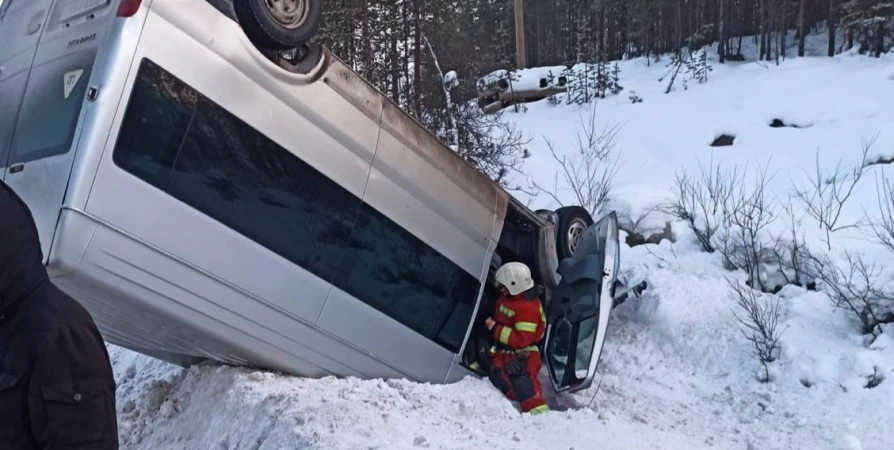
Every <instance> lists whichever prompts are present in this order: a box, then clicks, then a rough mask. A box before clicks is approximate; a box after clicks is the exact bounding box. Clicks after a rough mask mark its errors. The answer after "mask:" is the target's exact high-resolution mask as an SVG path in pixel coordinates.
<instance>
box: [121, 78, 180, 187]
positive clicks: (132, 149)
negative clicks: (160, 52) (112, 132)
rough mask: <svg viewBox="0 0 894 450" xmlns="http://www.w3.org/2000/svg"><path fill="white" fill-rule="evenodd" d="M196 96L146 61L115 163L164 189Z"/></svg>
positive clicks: (127, 114) (135, 87) (138, 80)
mask: <svg viewBox="0 0 894 450" xmlns="http://www.w3.org/2000/svg"><path fill="white" fill-rule="evenodd" d="M197 101H198V93H197V92H196V91H194V90H193V89H192V88H190V87H189V86H187V85H186V84H185V83H183V82H182V81H180V80H178V79H176V78H174V77H173V76H171V75H170V74H168V73H167V72H165V71H163V70H161V68H159V67H158V66H156V65H155V64H152V63H149V62H146V63H144V64H143V65H142V67H141V69H140V71H139V73H138V74H137V81H136V84H134V88H133V93H132V94H131V97H130V101H129V103H128V105H127V113H126V114H125V115H124V122H123V123H122V124H121V130H127V131H126V132H122V133H121V134H120V135H119V136H118V143H117V144H116V146H115V153H114V155H113V158H114V160H115V163H116V164H118V166H120V167H121V168H123V169H125V170H127V171H128V172H130V173H132V174H134V175H137V176H138V177H140V178H142V179H143V180H144V181H146V182H148V183H150V184H152V185H153V186H155V187H157V188H159V189H164V188H165V186H166V185H167V183H168V181H169V179H170V176H171V168H173V167H174V159H175V158H176V157H177V153H178V152H179V151H180V146H181V145H182V144H183V138H184V136H186V129H187V127H188V125H189V123H190V120H191V119H192V115H193V112H194V111H195V106H196V102H197Z"/></svg>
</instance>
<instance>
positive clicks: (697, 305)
mask: <svg viewBox="0 0 894 450" xmlns="http://www.w3.org/2000/svg"><path fill="white" fill-rule="evenodd" d="M813 47H815V48H817V49H820V48H824V47H823V45H822V42H814V43H813ZM746 54H747V52H746ZM665 65H666V62H665V63H658V64H655V63H653V64H652V65H650V66H647V65H646V62H645V61H644V60H634V61H625V62H622V63H621V64H620V68H621V70H622V74H621V84H622V85H623V86H624V87H625V91H624V92H623V93H622V94H621V95H620V96H617V97H609V98H607V99H605V100H602V101H600V103H599V104H598V105H597V106H596V114H597V121H598V125H599V126H600V127H603V126H606V125H615V124H620V125H622V128H621V131H620V133H619V134H618V137H617V144H618V146H617V148H618V149H619V150H620V151H621V153H620V162H621V166H620V171H619V174H618V178H617V189H616V190H615V199H616V203H615V204H616V205H617V207H618V208H620V209H621V210H622V211H627V212H631V213H632V214H633V215H636V213H637V212H639V211H647V210H649V209H651V208H652V207H653V206H654V205H656V204H658V203H659V202H661V201H664V200H666V199H667V196H668V193H669V192H670V187H671V186H672V183H673V180H674V175H675V173H676V172H679V171H681V170H683V169H685V170H688V171H689V172H690V173H691V172H693V171H696V170H697V169H698V161H702V162H707V161H709V160H712V159H713V161H715V162H717V161H722V162H723V163H724V164H726V165H727V166H729V167H731V166H733V165H739V166H742V167H744V166H745V165H746V164H748V165H749V166H750V167H752V168H756V167H764V166H766V165H767V164H769V166H768V167H769V168H770V171H771V172H772V173H773V174H774V177H773V179H772V181H771V182H770V190H771V192H772V195H773V196H774V197H775V198H777V199H780V200H783V201H784V200H785V199H787V198H788V196H789V194H790V193H791V191H792V185H793V183H794V182H797V181H798V180H800V178H799V177H802V176H804V171H805V170H806V171H808V172H809V171H810V170H812V169H813V164H814V161H815V158H816V155H817V153H819V156H820V158H821V160H822V161H824V166H832V165H834V163H836V162H837V161H838V160H839V159H842V160H844V163H845V164H851V163H856V162H858V160H859V159H860V157H861V152H860V150H861V139H863V138H870V137H872V136H876V135H877V136H878V137H877V140H876V143H875V146H874V147H873V152H874V154H878V155H888V156H891V155H894V107H892V105H894V55H889V56H886V57H883V58H882V59H871V58H865V57H862V56H858V55H842V56H840V57H837V58H834V59H830V58H820V57H811V58H803V59H790V60H788V61H786V62H783V63H782V64H781V65H780V66H779V67H777V66H775V65H770V64H767V63H756V62H746V63H733V64H728V65H724V66H721V65H719V64H716V61H714V71H713V72H712V73H711V74H710V76H709V77H710V78H709V81H708V82H707V83H705V84H697V83H694V82H690V84H689V89H688V90H686V91H683V90H682V89H678V90H677V91H675V92H672V93H671V94H668V95H665V94H664V89H665V88H666V82H664V83H660V82H658V81H657V80H658V79H659V78H660V77H662V76H663V75H664V74H665V72H666V71H667V68H666V67H665ZM631 90H633V91H636V93H637V94H638V95H640V96H641V97H642V98H643V99H644V102H643V103H638V104H632V103H631V102H630V101H629V100H628V98H627V93H628V92H629V91H631ZM585 108H586V107H579V106H555V105H550V104H548V103H547V102H540V103H536V104H530V105H528V106H527V111H526V112H523V113H517V114H516V113H514V112H510V113H509V114H507V117H508V119H509V120H512V121H514V122H515V123H516V124H518V126H519V128H520V129H522V130H523V131H525V132H526V133H527V134H528V135H530V136H531V137H533V138H534V140H533V141H532V149H531V150H532V156H531V158H529V159H528V160H526V163H525V167H524V171H525V172H526V175H525V176H519V177H518V178H517V179H516V180H515V182H517V183H518V184H519V185H524V186H527V184H528V181H529V179H533V180H536V181H538V183H540V184H542V185H544V184H546V185H550V183H552V181H553V179H554V173H555V170H556V169H557V164H556V163H555V161H554V160H553V158H552V157H551V155H550V154H549V152H548V151H547V149H546V146H545V144H544V142H545V141H544V138H548V139H549V140H551V141H553V142H554V143H555V145H556V148H557V149H559V150H560V151H562V152H566V153H568V154H572V153H573V152H575V151H576V150H577V141H576V138H575V132H576V131H577V125H578V117H579V116H580V114H581V113H582V112H585V111H586V109H585ZM775 118H779V119H782V120H784V121H786V122H790V123H796V124H799V125H803V126H808V127H806V128H771V127H770V126H769V123H770V122H771V121H772V120H773V119H775ZM721 132H724V133H733V134H735V135H736V139H735V142H734V145H733V146H731V147H720V148H712V147H710V146H709V144H710V143H711V141H712V140H713V139H714V138H715V135H716V134H717V133H721ZM882 170H887V172H888V175H889V177H892V178H894V167H890V166H889V167H888V168H883V166H873V167H872V168H871V169H870V172H869V173H868V174H867V176H866V180H865V181H864V183H863V184H862V185H861V186H860V188H859V189H858V191H857V193H856V194H855V196H854V198H853V201H852V203H851V204H850V205H849V207H848V208H847V209H846V211H845V213H844V215H843V220H845V221H856V220H858V219H860V218H862V217H863V216H864V214H866V213H870V214H871V213H872V211H873V208H875V207H876V206H877V204H876V197H875V185H876V184H875V182H876V177H877V176H878V175H879V174H880V173H881V171H882ZM526 190H529V189H526ZM518 195H519V197H520V198H521V199H522V200H526V201H527V200H530V201H531V204H532V206H535V207H555V206H557V205H556V204H554V203H553V202H552V201H551V200H550V198H549V197H548V196H545V195H540V196H538V197H536V198H532V199H529V198H527V195H526V194H522V193H519V194H518ZM559 195H560V198H563V199H568V198H569V197H568V196H569V195H570V193H569V192H560V193H559ZM650 220H651V222H652V223H651V224H652V225H655V226H656V227H661V226H663V224H664V220H666V217H665V216H662V215H660V214H656V215H655V216H654V217H653V218H652V219H650ZM804 228H805V232H806V233H809V236H808V240H809V241H810V243H811V244H812V245H821V244H822V243H821V241H820V238H821V233H815V231H813V230H815V229H816V225H815V223H811V222H810V221H809V220H805V227H804ZM674 231H675V233H676V234H677V242H676V243H674V244H671V243H669V242H667V241H665V242H663V243H662V244H660V245H658V246H655V245H650V246H639V247H635V248H628V247H626V246H622V247H623V248H622V264H623V267H624V270H625V271H626V272H627V274H628V275H629V276H630V277H631V278H641V279H645V280H647V281H648V282H649V284H650V289H649V290H648V291H646V294H645V295H644V297H643V298H641V299H637V300H632V301H630V302H628V303H627V304H625V305H622V306H621V307H619V308H618V309H617V310H616V311H615V313H614V316H613V319H612V325H611V329H610V330H609V335H608V338H607V342H606V347H605V351H604V353H603V356H602V361H601V365H600V368H599V375H598V377H597V381H596V384H595V385H594V387H593V388H592V389H590V390H589V391H588V392H582V393H579V394H576V395H574V396H571V398H566V399H564V400H565V401H566V402H570V403H576V404H577V405H578V408H572V409H569V410H567V411H555V412H552V413H550V414H547V415H544V416H536V417H531V416H525V415H521V414H519V413H518V412H517V410H516V408H515V406H514V405H513V404H512V403H510V402H509V401H507V400H505V399H503V398H502V397H501V396H500V394H499V393H498V392H497V391H496V390H495V389H493V388H492V387H491V386H490V385H489V383H488V382H487V381H486V380H477V379H466V380H464V381H462V382H460V383H457V384H454V385H447V386H441V385H424V384H417V383H411V382H407V381H399V380H394V381H381V380H371V381H363V380H357V379H334V378H332V379H323V380H309V379H302V378H296V377H289V376H283V375H279V374H272V373H266V372H259V371H254V370H248V369H234V368H224V367H215V366H199V367H193V368H191V369H189V370H185V369H181V368H178V367H173V366H170V365H168V364H165V363H162V362H159V361H156V360H152V359H150V358H148V357H145V356H141V355H137V354H134V353H132V352H129V351H127V350H124V349H120V348H115V347H112V348H111V356H112V359H113V365H114V368H115V378H116V380H117V381H118V385H119V387H118V410H119V419H120V436H121V442H122V446H123V448H125V449H154V448H159V449H160V448H164V449H169V448H170V449H200V448H201V449H243V448H247V449H281V448H295V449H304V448H314V449H316V448H321V449H330V448H332V449H361V448H362V449H366V448H382V449H403V448H407V449H410V448H433V449H434V448H444V449H466V448H489V449H495V450H498V449H522V448H525V449H527V448H543V449H570V448H574V449H578V450H580V449H600V450H604V449H633V448H636V449H653V448H654V449H671V450H674V449H687V450H688V449H702V448H718V449H743V450H745V449H847V450H856V449H862V450H874V449H878V450H884V449H890V448H892V446H894V429H892V427H891V426H890V424H891V423H894V402H892V401H891V399H892V398H894V339H892V338H894V327H889V328H888V329H887V330H886V332H885V334H883V335H882V336H881V337H879V338H878V339H876V340H875V342H874V343H873V344H872V345H868V346H867V345H865V341H864V336H863V335H862V334H861V333H860V327H859V322H858V321H857V320H856V318H855V317H854V316H853V314H851V313H849V312H847V311H846V310H844V309H842V308H836V307H835V306H834V304H833V303H832V302H831V301H830V300H829V298H828V297H827V296H826V295H825V294H823V293H818V292H808V291H805V290H803V289H801V288H796V287H791V286H789V287H786V288H785V289H784V290H783V291H782V292H780V294H779V295H780V296H781V299H782V300H781V304H782V323H781V326H782V327H784V328H785V329H786V331H785V333H784V334H783V337H782V341H781V345H782V351H781V354H780V356H779V359H778V360H777V361H776V362H774V363H773V364H772V367H771V374H772V381H771V382H770V383H766V384H763V383H760V382H758V381H757V379H756V373H757V372H758V368H759V366H758V364H757V363H756V362H755V361H754V360H753V359H751V357H750V355H749V352H750V347H749V345H748V343H747V342H746V341H745V339H744V338H743V336H742V334H741V333H740V332H739V330H738V328H737V324H736V321H735V318H734V316H733V311H734V309H733V308H734V304H733V300H732V296H731V289H730V287H729V284H728V279H729V278H733V279H737V280H739V281H744V280H745V274H744V273H737V272H729V271H726V270H725V269H723V267H722V264H721V259H720V256H719V255H718V254H707V253H703V252H701V251H700V250H699V248H698V246H697V245H696V243H695V239H694V238H693V236H692V235H691V233H690V232H689V231H688V230H686V228H685V227H684V226H682V225H681V224H674ZM834 243H835V245H836V248H835V249H833V252H835V251H840V250H842V249H843V248H844V247H846V248H848V249H850V250H863V251H866V252H869V253H870V254H871V255H872V256H873V257H874V258H878V259H877V261H880V262H884V261H885V259H884V258H889V260H890V258H891V257H892V255H889V254H888V255H886V254H885V253H884V252H881V251H876V249H875V247H874V246H873V245H872V244H871V242H870V239H869V238H868V237H867V236H866V234H865V233H860V232H859V231H852V230H846V231H845V232H843V233H842V234H841V236H840V237H836V238H835V241H834ZM873 372H878V373H880V374H881V376H883V377H887V378H888V379H887V380H883V381H882V383H881V384H880V385H878V386H877V387H875V388H873V389H867V388H865V387H864V386H866V384H867V378H866V377H867V376H869V375H871V374H872V373H873Z"/></svg>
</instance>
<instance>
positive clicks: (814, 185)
mask: <svg viewBox="0 0 894 450" xmlns="http://www.w3.org/2000/svg"><path fill="white" fill-rule="evenodd" d="M875 140H876V138H872V139H870V140H864V141H863V153H862V156H861V158H860V161H859V163H857V164H855V165H853V166H852V167H844V166H842V162H841V161H839V162H838V164H837V165H836V166H835V169H834V170H832V171H825V170H823V168H822V166H821V164H820V158H819V153H817V155H816V172H815V173H814V174H811V175H809V177H808V178H807V180H806V181H802V182H801V183H799V184H797V185H796V186H795V189H794V194H793V195H794V197H795V199H796V200H797V202H798V203H799V204H800V205H801V207H802V208H803V209H804V211H805V213H806V214H807V215H808V216H809V217H811V218H813V219H814V220H816V222H817V224H818V225H819V226H820V228H821V229H822V230H823V231H824V232H825V235H826V239H825V242H826V245H827V247H828V249H830V250H831V248H832V242H831V234H832V233H834V232H836V231H840V230H844V229H848V228H856V227H860V226H861V225H863V223H862V221H857V222H848V223H841V222H840V220H841V211H842V209H843V208H844V205H845V204H846V203H847V201H848V200H849V199H850V198H851V196H852V195H853V194H854V192H855V191H856V190H857V187H858V186H859V185H860V181H861V179H862V178H863V174H864V173H865V168H866V163H865V162H866V159H867V155H868V154H869V151H870V149H872V146H873V145H874V144H875Z"/></svg>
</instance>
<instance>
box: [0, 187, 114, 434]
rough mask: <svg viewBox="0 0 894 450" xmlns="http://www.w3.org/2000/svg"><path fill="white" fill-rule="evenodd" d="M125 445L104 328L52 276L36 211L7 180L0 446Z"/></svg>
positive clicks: (0, 305) (3, 195)
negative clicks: (121, 441)
mask: <svg viewBox="0 0 894 450" xmlns="http://www.w3.org/2000/svg"><path fill="white" fill-rule="evenodd" d="M117 448H118V426H117V418H116V413H115V379H114V377H113V375H112V367H111V364H110V363H109V355H108V352H107V351H106V347H105V344H104V343H103V339H102V336H101V335H100V333H99V330H98V329H97V328H96V325H95V324H94V322H93V319H92V318H91V317H90V314H89V313H88V312H87V311H86V310H85V309H84V308H83V307H81V305H80V304H78V303H77V302H76V301H75V300H73V299H72V298H71V297H69V296H68V295H66V294H64V293H63V292H62V291H60V290H59V289H58V288H57V287H56V286H55V285H53V283H51V282H50V280H49V277H48V276H47V271H46V268H45V267H44V265H43V256H42V254H41V249H40V240H39V237H38V234H37V227H36V226H35V224H34V219H33V218H32V216H31V212H30V210H29V209H28V207H27V206H26V205H25V203H24V202H23V201H22V200H21V199H20V198H19V197H18V196H17V195H16V194H15V193H14V192H13V191H12V190H11V189H10V188H9V187H8V186H7V185H6V184H5V183H3V182H2V181H0V449H2V450H32V449H41V450H43V449H47V450H50V449H66V450H68V449H72V450H73V449H79V450H88V449H89V450H107V449H117Z"/></svg>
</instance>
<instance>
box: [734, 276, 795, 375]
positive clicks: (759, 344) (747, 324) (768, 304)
mask: <svg viewBox="0 0 894 450" xmlns="http://www.w3.org/2000/svg"><path fill="white" fill-rule="evenodd" d="M727 281H728V282H729V285H730V287H732V289H733V291H734V293H735V297H734V299H735V302H736V308H734V309H733V315H734V316H735V317H736V320H737V321H738V322H739V325H740V327H741V328H740V331H741V332H742V335H743V336H745V339H746V340H747V341H748V342H750V343H751V345H752V347H753V348H752V352H753V353H752V356H754V358H755V359H756V360H757V361H758V362H759V363H760V364H761V366H762V367H763V369H764V376H763V379H761V380H760V381H762V382H765V383H766V382H768V381H769V380H770V373H769V367H768V364H770V363H772V362H773V361H775V360H776V358H778V357H779V351H780V346H779V339H780V338H781V337H782V334H783V333H785V330H786V329H782V330H780V329H779V317H780V315H781V311H780V301H779V297H775V296H774V297H773V298H771V299H766V298H764V296H763V295H762V294H759V293H757V292H756V291H755V290H754V289H750V288H748V287H745V286H742V285H741V284H739V283H738V282H733V281H732V280H727Z"/></svg>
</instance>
